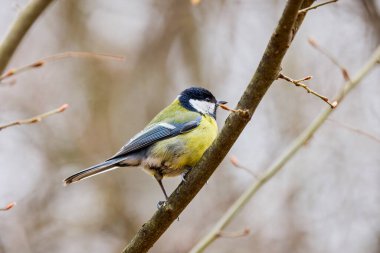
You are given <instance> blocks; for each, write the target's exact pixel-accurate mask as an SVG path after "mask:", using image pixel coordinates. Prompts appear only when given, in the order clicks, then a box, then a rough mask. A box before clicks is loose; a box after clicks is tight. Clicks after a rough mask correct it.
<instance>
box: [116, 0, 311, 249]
mask: <svg viewBox="0 0 380 253" xmlns="http://www.w3.org/2000/svg"><path fill="white" fill-rule="evenodd" d="M312 2H313V1H312V0H289V1H287V4H286V7H285V9H284V12H283V14H282V16H281V18H280V21H279V22H278V25H277V27H276V29H275V31H274V33H273V34H272V36H271V38H270V41H269V43H268V45H267V48H266V50H265V52H264V55H263V57H262V59H261V61H260V63H259V66H258V68H257V70H256V72H255V74H254V76H253V77H252V80H251V81H250V83H249V84H248V86H247V88H246V90H245V91H244V94H243V95H242V97H241V99H240V101H239V103H238V106H237V109H238V110H239V109H240V110H248V117H242V116H241V115H240V114H239V113H232V114H230V115H229V117H228V118H227V120H226V122H225V125H224V127H223V129H222V130H221V132H220V134H219V136H218V138H217V139H216V140H215V142H214V143H213V145H211V147H210V148H209V149H208V150H207V151H206V152H205V154H204V155H203V157H202V159H201V161H200V162H199V163H198V164H197V165H196V166H195V167H194V168H193V169H192V170H191V171H190V172H189V173H188V174H187V175H186V182H182V183H181V184H180V185H179V186H178V187H177V189H176V190H175V191H174V192H173V193H172V195H171V196H170V197H169V199H168V201H167V202H166V204H165V205H164V206H163V207H162V208H160V209H159V210H157V211H156V213H155V214H154V215H153V217H152V218H151V219H150V220H149V221H147V222H146V223H145V224H144V225H143V226H142V228H141V229H140V230H139V231H138V232H137V234H136V235H135V236H134V237H133V238H132V240H131V241H130V242H129V244H128V245H127V246H126V248H125V249H124V250H123V252H124V253H131V252H136V253H137V252H138V253H142V252H147V251H148V250H149V249H150V248H151V247H152V246H153V244H154V243H155V242H156V241H157V240H158V239H159V238H160V236H161V235H162V234H163V233H164V232H165V231H166V230H167V229H168V227H169V226H170V224H171V223H172V222H173V221H174V220H176V219H177V217H178V216H179V214H180V213H181V212H182V211H183V209H185V207H186V206H187V205H188V204H189V203H190V201H191V200H192V199H193V198H194V197H195V195H196V194H197V193H198V192H199V191H200V189H201V188H202V187H203V186H204V185H205V183H206V182H207V180H208V179H209V178H210V176H211V175H212V173H213V172H214V171H215V169H216V168H217V167H218V165H219V164H220V163H221V161H222V160H223V158H224V157H225V156H226V154H227V153H228V151H229V150H230V148H231V147H232V145H233V144H234V143H235V141H236V140H237V138H238V137H239V135H240V134H241V132H242V131H243V129H244V128H245V126H246V125H247V124H248V122H249V121H250V118H251V116H252V115H253V114H254V112H255V110H256V108H257V106H258V104H259V103H260V101H261V99H262V98H263V97H264V95H265V93H266V91H267V90H268V88H269V87H270V85H271V84H272V83H273V81H274V80H275V79H276V78H277V77H278V74H279V72H280V65H281V62H282V59H283V57H284V55H285V53H286V52H287V50H288V48H289V46H290V44H291V41H292V39H293V38H294V35H295V33H296V31H297V30H298V28H299V26H300V25H301V23H302V21H303V18H304V16H305V14H298V11H299V10H300V9H301V8H306V7H308V6H310V5H311V4H312ZM219 231H221V230H218V232H219Z"/></svg>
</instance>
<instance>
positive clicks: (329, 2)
mask: <svg viewBox="0 0 380 253" xmlns="http://www.w3.org/2000/svg"><path fill="white" fill-rule="evenodd" d="M335 2H338V0H329V1H326V2H323V3H320V4H316V5H313V6H310V7H307V8H305V9H302V10H300V11H298V14H301V13H306V12H308V11H310V10H314V9H317V8H318V7H321V6H323V5H326V4H331V3H335Z"/></svg>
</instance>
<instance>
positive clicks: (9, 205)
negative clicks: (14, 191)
mask: <svg viewBox="0 0 380 253" xmlns="http://www.w3.org/2000/svg"><path fill="white" fill-rule="evenodd" d="M15 205H16V202H11V203H9V204H8V205H6V206H5V207H1V208H0V211H8V210H9V209H11V208H13V207H14V206H15Z"/></svg>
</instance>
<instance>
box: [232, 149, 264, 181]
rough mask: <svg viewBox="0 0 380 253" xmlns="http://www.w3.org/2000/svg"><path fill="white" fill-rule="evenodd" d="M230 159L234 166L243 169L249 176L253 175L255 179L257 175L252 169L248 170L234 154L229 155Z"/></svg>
mask: <svg viewBox="0 0 380 253" xmlns="http://www.w3.org/2000/svg"><path fill="white" fill-rule="evenodd" d="M230 161H231V163H232V165H233V166H235V167H236V168H239V169H242V170H244V171H245V172H247V173H248V174H250V175H251V176H253V177H255V178H256V179H257V178H258V176H257V175H256V174H255V173H254V172H253V171H252V170H250V169H248V168H247V167H245V166H243V165H241V164H240V162H239V160H238V159H237V157H236V156H234V155H232V156H230Z"/></svg>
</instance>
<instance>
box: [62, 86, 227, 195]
mask: <svg viewBox="0 0 380 253" xmlns="http://www.w3.org/2000/svg"><path fill="white" fill-rule="evenodd" d="M226 103H227V102H225V101H218V100H216V98H215V97H214V95H213V94H212V93H211V92H210V91H209V90H207V89H205V88H201V87H190V88H187V89H185V90H183V91H182V92H181V93H180V94H179V95H178V96H177V97H176V99H174V101H173V102H172V103H171V104H170V105H169V106H167V107H166V108H164V109H163V110H162V111H161V112H159V113H158V114H157V115H156V116H155V117H154V118H153V120H152V121H150V123H149V124H148V125H147V126H146V127H145V128H144V129H143V130H142V131H141V132H139V133H138V134H136V135H135V136H133V137H132V138H131V139H130V140H129V141H128V142H127V144H125V145H124V146H123V147H122V148H121V149H120V150H119V151H118V152H117V153H116V154H115V155H114V156H112V157H111V158H109V159H107V160H105V161H104V162H102V163H99V164H96V165H94V166H91V167H89V168H87V169H84V170H82V171H80V172H78V173H76V174H74V175H72V176H70V177H68V178H66V179H65V180H64V185H69V184H72V183H75V182H78V181H80V180H82V179H85V178H89V177H92V176H95V175H98V174H101V173H104V172H108V171H111V170H113V169H116V168H123V167H137V166H140V167H142V168H143V170H144V171H145V172H147V173H148V174H150V175H152V176H153V177H154V178H155V179H156V180H157V182H158V184H159V186H160V188H161V190H162V192H163V193H164V195H165V199H166V200H168V195H167V193H166V190H165V188H164V186H163V183H162V179H163V178H165V177H174V176H179V175H182V176H183V175H184V174H185V173H187V172H188V171H189V170H191V168H193V167H194V166H195V165H196V164H197V162H198V161H199V160H200V159H201V157H202V156H203V154H204V152H205V151H206V150H207V149H208V148H209V147H210V146H211V144H212V143H213V141H214V140H215V138H216V137H217V134H218V126H217V123H216V111H217V108H218V107H219V106H220V105H224V104H226Z"/></svg>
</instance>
